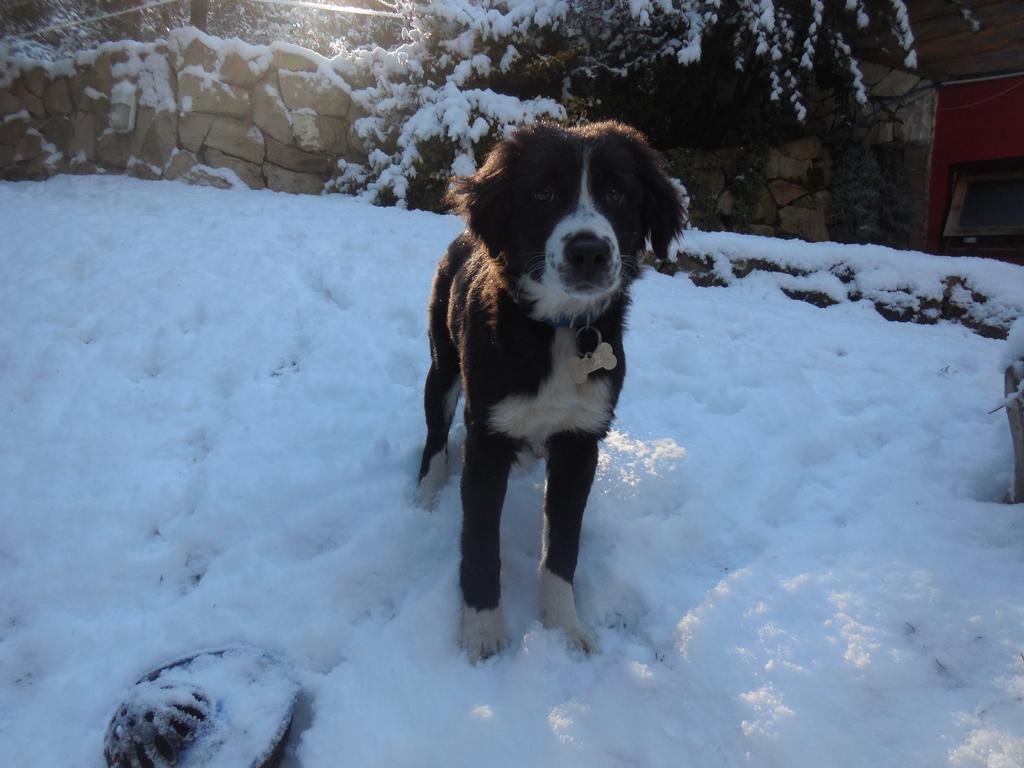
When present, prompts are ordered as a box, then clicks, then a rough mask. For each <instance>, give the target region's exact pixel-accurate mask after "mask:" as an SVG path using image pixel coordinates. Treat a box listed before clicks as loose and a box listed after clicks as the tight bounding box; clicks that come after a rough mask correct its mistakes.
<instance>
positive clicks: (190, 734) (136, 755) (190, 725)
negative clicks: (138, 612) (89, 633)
mask: <svg viewBox="0 0 1024 768" xmlns="http://www.w3.org/2000/svg"><path fill="white" fill-rule="evenodd" d="M298 693H299V686H298V683H296V681H295V678H294V677H293V676H292V672H291V670H290V669H289V668H288V667H287V666H285V665H284V664H283V663H282V662H281V661H280V660H279V659H277V658H275V657H274V656H271V655H270V654H268V653H266V652H265V651H261V650H258V649H255V648H248V647H245V646H233V647H230V648H221V649H218V650H213V651H204V652H201V653H197V654H194V655H192V656H189V657H187V658H184V659H179V660H177V661H173V662H171V663H169V664H164V665H163V666H161V667H158V668H157V669H154V670H153V671H152V672H149V673H148V674H146V675H144V676H143V677H142V679H140V680H139V681H138V682H137V683H136V684H135V686H134V687H133V688H132V689H131V690H130V691H129V692H128V695H127V696H126V697H125V699H124V701H123V702H122V703H121V704H120V705H119V706H118V708H117V710H116V711H115V712H114V716H113V717H112V718H111V720H110V726H109V727H108V728H107V735H106V739H105V741H104V749H103V754H104V757H105V758H106V761H107V765H108V766H109V767H110V768H171V767H172V766H173V767H174V768H201V767H202V766H209V767H210V768H212V767H213V766H217V768H273V767H274V766H276V765H278V763H279V762H280V761H281V757H282V755H283V752H284V743H285V739H286V737H287V735H288V729H289V727H290V726H291V721H292V713H293V711H294V709H295V701H296V699H297V697H298Z"/></svg>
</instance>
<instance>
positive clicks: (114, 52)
mask: <svg viewBox="0 0 1024 768" xmlns="http://www.w3.org/2000/svg"><path fill="white" fill-rule="evenodd" d="M350 94H351V88H350V87H349V85H348V84H347V83H346V82H345V80H344V78H343V77H342V76H341V74H340V73H339V72H338V71H337V69H336V68H335V66H334V64H332V62H331V61H329V60H327V59H324V58H323V57H321V56H318V55H317V54H315V53H313V52H311V51H307V50H304V49H301V48H297V47H295V46H289V45H279V44H274V45H272V46H251V45H247V44H245V43H242V42H240V41H238V40H230V41H225V40H220V39H218V38H214V37H210V36H207V35H204V34H202V33H200V32H198V31H196V30H194V29H181V30H175V31H174V32H172V33H171V34H170V35H169V36H168V39H167V40H166V41H159V42H157V43H147V44H143V43H134V42H120V43H110V44H106V45H103V46H101V47H100V48H98V49H97V50H95V51H90V52H87V53H84V54H80V55H79V56H77V57H76V58H75V59H73V60H66V61H61V62H45V63H42V62H32V61H25V60H18V61H6V62H0V178H3V179H43V178H47V177H49V176H52V175H54V174H57V173H69V172H70V173H106V172H112V173H128V174H131V175H133V176H137V177H140V178H147V179H159V178H164V179H182V180H185V181H188V182H192V183H197V184H208V185H213V186H219V187H228V186H231V185H234V184H238V183H242V184H245V185H247V186H249V187H252V188H254V189H262V188H264V187H266V188H270V189H273V190H278V191H284V192H296V193H301V192H304V193H313V194H318V193H320V192H321V191H323V190H324V188H325V185H326V186H329V182H330V181H331V180H332V179H333V178H334V177H336V176H337V175H338V173H339V164H340V165H344V163H346V162H355V163H365V161H366V157H365V150H364V149H363V148H362V147H361V145H360V142H359V140H358V138H357V136H356V134H355V131H354V130H353V128H352V126H353V122H354V121H355V120H356V119H357V118H358V117H360V116H361V111H360V109H359V107H358V106H357V105H356V104H355V103H354V102H353V101H352V98H351V96H350Z"/></svg>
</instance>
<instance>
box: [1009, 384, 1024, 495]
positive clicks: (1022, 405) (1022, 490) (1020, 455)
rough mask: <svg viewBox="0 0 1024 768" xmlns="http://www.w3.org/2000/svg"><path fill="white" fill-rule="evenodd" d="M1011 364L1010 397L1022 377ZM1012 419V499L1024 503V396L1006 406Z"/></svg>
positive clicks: (1015, 390) (1017, 387) (1018, 385)
mask: <svg viewBox="0 0 1024 768" xmlns="http://www.w3.org/2000/svg"><path fill="white" fill-rule="evenodd" d="M1013 368H1014V367H1013V366H1012V365H1011V366H1010V367H1009V368H1007V369H1006V387H1005V389H1006V395H1007V397H1009V396H1010V395H1012V394H1015V393H1016V392H1018V391H1019V390H1020V379H1019V378H1017V374H1016V373H1015V372H1014V370H1013ZM1006 416H1007V418H1009V420H1010V437H1011V438H1013V494H1012V498H1011V499H1010V501H1012V502H1014V503H1016V504H1024V396H1018V397H1015V398H1014V399H1013V400H1011V401H1010V403H1009V405H1007V406H1006Z"/></svg>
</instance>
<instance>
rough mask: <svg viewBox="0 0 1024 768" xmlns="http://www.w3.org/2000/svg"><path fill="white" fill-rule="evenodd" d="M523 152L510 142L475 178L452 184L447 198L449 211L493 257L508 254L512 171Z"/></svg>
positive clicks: (462, 178) (498, 149) (494, 152)
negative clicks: (453, 213)
mask: <svg viewBox="0 0 1024 768" xmlns="http://www.w3.org/2000/svg"><path fill="white" fill-rule="evenodd" d="M518 154H519V151H518V148H517V145H516V143H515V141H514V140H513V139H506V140H505V141H503V142H501V143H500V144H498V145H497V146H496V147H494V149H492V150H491V151H490V153H488V155H487V159H486V160H485V161H484V164H483V165H482V166H481V167H480V168H479V169H478V170H477V172H476V173H474V174H473V175H472V176H459V177H456V178H455V179H453V180H452V183H451V186H449V188H448V192H447V194H445V198H444V202H445V204H446V205H447V206H448V208H449V209H450V210H451V211H453V212H455V213H457V214H459V215H460V216H462V218H463V219H465V220H466V224H467V225H468V226H469V230H470V232H472V233H473V234H474V235H475V236H476V237H477V238H478V239H479V240H481V241H482V242H483V243H484V245H486V246H487V249H488V250H489V251H490V253H491V255H492V256H497V255H498V254H499V253H501V252H502V251H504V250H505V248H506V246H507V244H508V240H509V221H510V219H511V218H512V185H511V167H512V164H513V162H514V161H515V159H516V157H517V156H518Z"/></svg>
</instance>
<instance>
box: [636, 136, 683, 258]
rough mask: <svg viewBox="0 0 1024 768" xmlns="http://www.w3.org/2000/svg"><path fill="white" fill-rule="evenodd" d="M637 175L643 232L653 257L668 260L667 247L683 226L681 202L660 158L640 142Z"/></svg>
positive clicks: (659, 155)
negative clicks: (648, 237)
mask: <svg viewBox="0 0 1024 768" xmlns="http://www.w3.org/2000/svg"><path fill="white" fill-rule="evenodd" d="M635 146H636V152H637V154H638V160H639V162H638V171H637V172H638V174H639V176H640V181H641V183H642V185H643V190H644V211H643V222H644V229H646V230H647V233H648V234H649V235H650V238H651V246H652V247H653V248H654V255H655V256H656V257H657V258H658V259H659V260H660V259H665V258H667V257H668V247H669V245H670V244H671V243H672V240H673V239H675V237H676V235H678V234H679V233H680V232H681V231H682V229H683V227H684V226H685V224H686V213H685V212H684V210H683V200H682V197H681V196H680V194H679V190H678V189H677V188H676V186H675V184H673V183H672V182H671V181H670V180H669V178H668V176H666V175H665V171H664V170H663V165H662V159H661V154H660V153H659V152H657V150H654V149H652V148H651V147H650V146H649V145H648V144H647V143H646V142H645V141H643V140H642V139H641V140H639V141H637V142H636V145H635Z"/></svg>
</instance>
